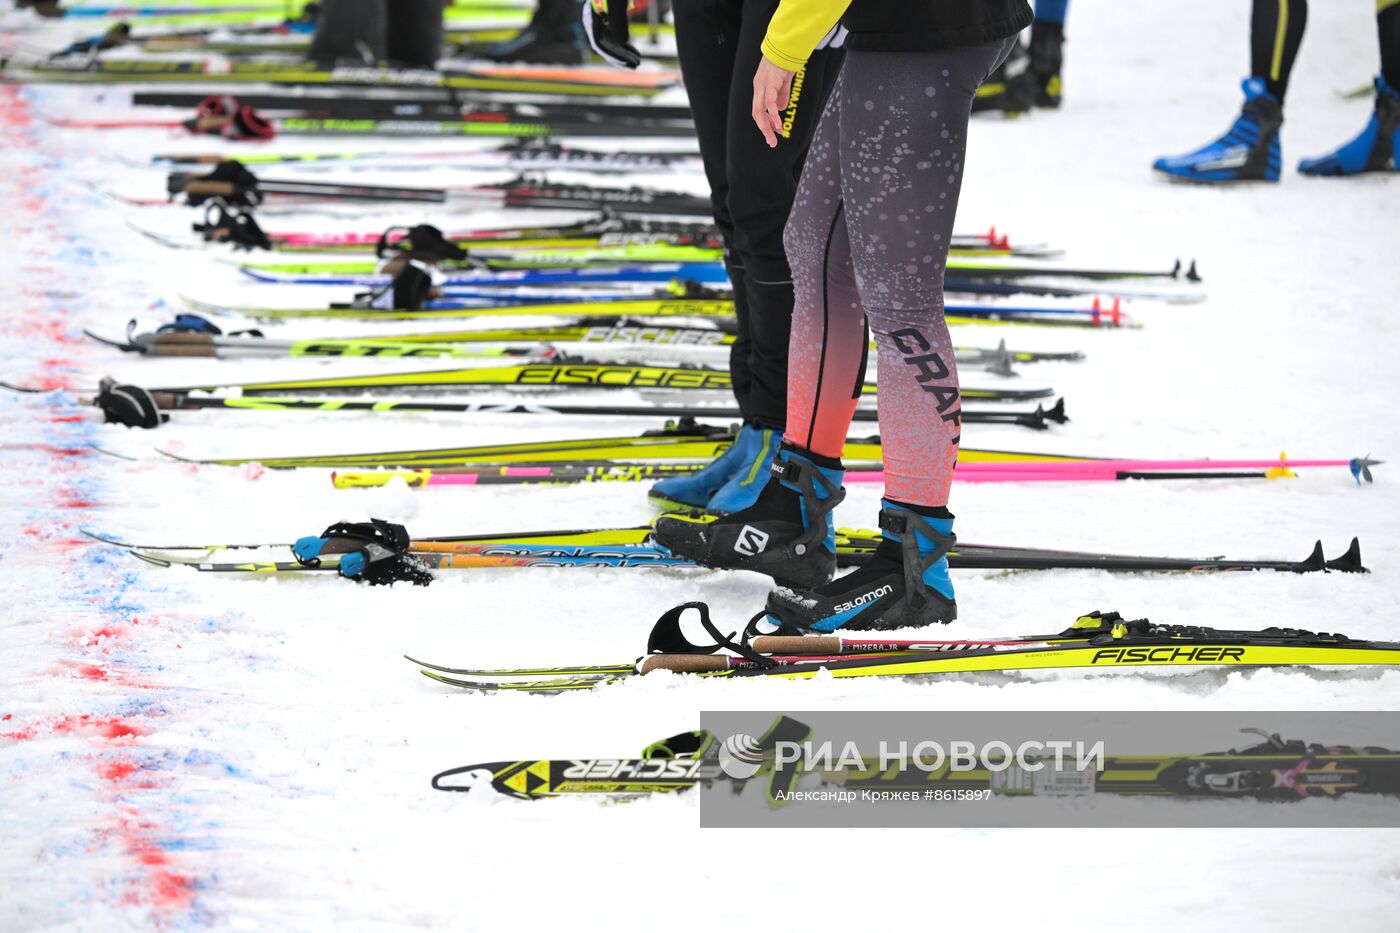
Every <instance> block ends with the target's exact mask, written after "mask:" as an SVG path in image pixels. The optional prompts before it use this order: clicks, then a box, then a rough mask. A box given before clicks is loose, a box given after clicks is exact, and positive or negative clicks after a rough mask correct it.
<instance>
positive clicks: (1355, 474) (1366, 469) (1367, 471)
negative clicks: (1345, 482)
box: [1347, 454, 1385, 486]
mask: <svg viewBox="0 0 1400 933" xmlns="http://www.w3.org/2000/svg"><path fill="white" fill-rule="evenodd" d="M1383 463H1385V461H1384V460H1372V459H1371V455H1370V454H1367V455H1366V456H1364V457H1353V458H1352V460H1351V463H1349V464H1347V468H1348V469H1350V470H1351V478H1352V479H1354V480H1356V485H1358V486H1360V485H1361V482H1362V481H1363V480H1365V481H1366V482H1368V483H1374V482H1375V481H1376V480H1375V478H1374V477H1372V476H1371V467H1373V466H1380V465H1381V464H1383Z"/></svg>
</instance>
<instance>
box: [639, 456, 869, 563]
mask: <svg viewBox="0 0 1400 933" xmlns="http://www.w3.org/2000/svg"><path fill="white" fill-rule="evenodd" d="M844 476H845V470H844V469H843V468H842V466H841V461H839V460H831V459H829V458H826V457H818V456H817V455H815V454H811V453H807V452H805V451H801V452H800V451H799V450H798V449H797V448H793V447H789V446H787V445H786V444H784V445H783V446H782V448H780V449H779V451H778V456H777V457H776V458H775V459H774V461H773V466H772V473H771V476H770V477H769V479H768V483H767V485H765V486H764V487H763V491H762V492H761V493H759V495H758V500H757V501H756V502H755V503H754V504H753V505H752V506H750V507H749V508H747V509H743V510H741V511H738V512H733V513H730V514H728V515H725V516H722V517H717V516H715V515H698V514H695V515H683V514H672V515H663V516H661V517H660V518H658V519H657V520H656V525H655V528H654V530H653V532H652V537H653V538H655V539H656V541H657V543H659V544H661V545H662V546H663V547H665V548H668V549H669V550H671V551H673V552H675V553H676V554H680V555H682V556H684V557H689V558H690V559H691V560H693V561H695V562H696V563H697V564H700V565H701V566H702V567H718V568H721V569H725V570H752V571H754V572H756V573H763V574H767V575H768V576H770V577H772V578H773V579H774V580H775V581H777V582H778V583H779V584H780V585H782V586H792V587H798V588H811V587H814V586H820V585H821V584H823V583H825V582H826V581H828V580H830V579H831V576H832V574H834V573H835V572H836V526H835V523H834V521H833V519H832V515H831V513H832V510H833V509H835V508H836V506H837V504H838V503H839V502H840V501H841V500H842V499H844V498H845V497H846V491H845V490H844V489H842V488H841V480H842V478H843V477H844Z"/></svg>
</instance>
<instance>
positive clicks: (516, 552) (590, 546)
mask: <svg viewBox="0 0 1400 933" xmlns="http://www.w3.org/2000/svg"><path fill="white" fill-rule="evenodd" d="M89 536H90V537H93V538H94V539H96V540H99V541H102V542H104V543H107V544H113V545H116V546H119V547H123V548H126V549H127V550H128V551H129V552H130V553H131V554H132V555H133V556H135V557H138V558H140V559H142V560H145V561H147V562H148V563H152V564H156V565H159V566H165V567H171V566H187V567H192V568H194V569H195V570H198V571H200V572H203V573H236V574H256V575H263V574H278V575H286V574H297V575H300V574H306V573H323V572H334V571H335V570H336V566H335V559H334V558H333V557H332V558H328V559H327V560H325V561H323V562H322V564H321V565H320V566H316V567H311V566H306V565H303V564H300V563H296V562H294V561H282V560H277V559H276V558H275V557H273V559H268V557H267V556H266V555H263V554H258V555H255V556H252V557H251V559H246V560H234V561H227V562H215V561H211V560H210V558H211V557H212V556H213V555H215V554H217V553H220V552H224V551H242V550H270V549H271V550H275V549H280V548H284V547H285V548H290V547H291V544H290V542H286V543H281V544H278V543H256V544H222V543H216V544H207V545H147V544H136V543H130V542H126V541H123V540H121V539H118V538H113V537H111V536H104V535H98V534H92V533H89ZM879 542H880V533H879V532H877V531H868V530H855V529H839V530H838V532H837V539H836V554H837V562H838V564H839V565H840V566H843V567H852V566H858V565H860V564H861V563H863V562H864V561H865V560H866V559H868V557H869V555H870V554H872V553H873V552H874V550H875V548H876V547H877V546H878V544H879ZM409 551H410V553H411V554H412V555H413V556H414V557H415V558H417V559H418V560H419V561H420V562H421V563H423V564H424V565H426V566H427V567H429V568H430V569H437V570H463V569H486V568H517V569H519V568H527V567H535V568H538V567H554V568H562V567H572V568H585V567H587V568H595V569H609V568H612V569H622V568H640V567H648V568H658V567H661V568H669V567H675V568H684V567H695V566H696V565H695V563H694V562H693V561H691V560H689V559H687V558H683V557H678V556H676V555H674V554H672V553H671V552H670V551H668V550H666V549H665V548H663V547H661V546H660V545H657V544H655V543H653V542H652V540H651V527H650V526H649V525H643V526H638V527H634V528H604V529H587V530H558V531H535V532H505V533H500V534H477V535H460V536H452V537H443V538H415V539H413V541H412V543H411V545H410V548H409ZM949 563H950V565H951V566H952V567H954V568H960V569H967V570H1005V571H1011V570H1016V571H1022V570H1024V571H1033V570H1036V571H1038V570H1103V571H1112V572H1126V573H1179V572H1191V573H1210V572H1222V571H1223V572H1231V571H1263V570H1268V571H1277V572H1283V573H1318V572H1326V571H1335V572H1339V573H1365V572H1366V568H1365V566H1364V565H1363V564H1362V562H1361V545H1360V542H1359V541H1357V540H1356V539H1352V542H1351V546H1350V547H1349V548H1348V549H1347V551H1346V552H1345V553H1344V554H1343V555H1341V556H1340V557H1337V558H1333V559H1331V560H1329V559H1328V558H1327V557H1326V555H1325V554H1324V553H1323V550H1322V543H1321V542H1320V541H1319V542H1317V543H1315V544H1314V546H1313V549H1312V552H1311V553H1310V554H1309V555H1308V556H1307V557H1306V558H1304V559H1303V560H1301V561H1287V560H1267V559H1266V560H1238V559H1230V558H1224V557H1208V558H1171V557H1149V556H1132V555H1121V554H1106V553H1099V552H1093V551H1065V550H1055V549H1049V548H1030V547H1019V546H1003V545H979V544H971V543H962V542H960V543H959V544H958V545H957V547H956V548H954V549H953V551H952V552H950V554H949Z"/></svg>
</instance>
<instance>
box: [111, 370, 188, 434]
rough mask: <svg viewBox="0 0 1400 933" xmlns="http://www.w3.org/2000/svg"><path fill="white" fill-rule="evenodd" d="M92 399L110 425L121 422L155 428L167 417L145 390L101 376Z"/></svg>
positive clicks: (130, 425)
mask: <svg viewBox="0 0 1400 933" xmlns="http://www.w3.org/2000/svg"><path fill="white" fill-rule="evenodd" d="M93 402H94V404H96V405H97V407H98V408H100V409H102V415H103V420H104V421H106V422H107V423H109V424H124V425H126V426H127V427H128V428H158V427H160V426H161V425H162V424H164V423H165V422H167V421H169V420H170V416H169V415H167V414H165V413H164V412H162V411H161V410H160V406H159V405H157V404H156V400H155V396H153V395H151V393H150V391H149V390H148V389H143V388H141V387H140V386H133V385H118V384H117V381H116V380H115V379H110V378H104V379H103V380H102V381H101V382H100V383H99V384H98V389H97V397H96V398H95V399H94V400H93Z"/></svg>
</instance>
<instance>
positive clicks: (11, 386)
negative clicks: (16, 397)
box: [0, 380, 58, 395]
mask: <svg viewBox="0 0 1400 933" xmlns="http://www.w3.org/2000/svg"><path fill="white" fill-rule="evenodd" d="M0 389H7V390H9V391H10V392H23V393H25V394H26V395H38V394H41V393H43V392H55V391H58V390H56V389H36V388H33V387H32V386H22V385H16V384H15V383H13V382H5V381H4V380H0Z"/></svg>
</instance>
